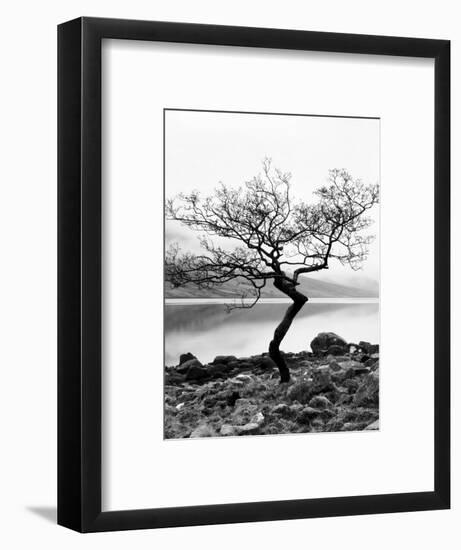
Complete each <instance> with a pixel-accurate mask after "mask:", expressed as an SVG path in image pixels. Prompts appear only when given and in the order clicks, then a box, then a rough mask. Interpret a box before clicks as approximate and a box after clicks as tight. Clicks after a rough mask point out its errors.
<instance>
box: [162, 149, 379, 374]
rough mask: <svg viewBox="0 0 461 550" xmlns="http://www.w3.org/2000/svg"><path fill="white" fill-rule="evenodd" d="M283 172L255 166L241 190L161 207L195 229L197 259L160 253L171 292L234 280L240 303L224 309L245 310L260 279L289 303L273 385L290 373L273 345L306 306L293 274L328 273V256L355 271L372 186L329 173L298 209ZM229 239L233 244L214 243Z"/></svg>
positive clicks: (363, 247) (366, 239) (223, 189)
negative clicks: (257, 170) (186, 286)
mask: <svg viewBox="0 0 461 550" xmlns="http://www.w3.org/2000/svg"><path fill="white" fill-rule="evenodd" d="M290 180H291V174H289V173H284V172H281V171H280V170H278V169H275V168H273V167H272V166H271V161H270V159H266V160H265V161H264V162H263V170H262V173H261V174H259V175H257V176H255V177H254V178H253V179H251V180H250V181H247V182H245V185H244V186H243V187H239V188H232V187H229V186H227V185H224V184H220V187H219V188H217V189H215V190H214V193H213V194H212V195H211V196H209V197H206V198H202V197H201V196H200V194H199V193H198V192H197V191H194V192H192V193H190V194H181V195H179V196H178V197H176V198H175V199H170V200H168V201H167V203H166V216H167V219H170V220H176V221H179V222H181V224H183V225H185V226H186V227H189V228H190V229H192V230H193V231H197V232H200V234H201V236H200V244H201V248H202V249H203V254H192V253H181V250H180V248H179V247H178V246H177V245H171V246H170V247H169V249H168V250H167V253H166V258H165V264H166V279H167V280H168V281H170V283H171V284H172V285H173V286H174V287H179V286H182V285H184V284H186V283H194V284H195V285H197V286H198V287H200V288H205V289H208V288H212V287H214V286H215V285H219V284H222V283H225V282H228V281H231V280H233V279H240V280H241V281H244V282H245V284H243V285H241V288H242V299H241V301H240V302H236V303H235V304H234V305H233V306H232V307H253V306H254V305H255V304H256V303H257V302H258V300H259V299H260V298H261V291H262V289H263V288H264V287H265V286H266V284H267V283H268V281H272V284H273V285H274V286H275V288H277V289H278V290H279V291H280V292H282V293H283V294H285V295H286V296H288V297H289V298H291V300H292V301H293V303H292V304H290V306H289V307H288V309H287V310H286V312H285V315H284V317H283V319H282V321H281V322H280V324H279V325H278V326H277V328H276V329H275V332H274V336H273V339H272V341H271V342H270V345H269V356H270V357H271V359H272V360H273V361H274V362H275V363H276V365H277V366H278V368H279V371H280V380H281V382H288V381H289V380H290V372H289V369H288V367H287V365H286V362H285V359H284V357H283V355H282V353H281V352H280V344H281V342H282V340H283V338H284V337H285V335H286V333H287V332H288V330H289V328H290V326H291V323H292V322H293V319H294V318H295V316H296V315H297V313H298V312H299V311H300V310H301V308H302V307H303V306H304V304H305V303H306V302H307V301H308V298H307V296H305V295H304V294H302V293H301V292H299V291H298V290H297V288H296V287H297V286H298V285H299V282H298V279H299V276H300V275H302V274H303V273H313V272H315V271H320V270H322V269H328V262H329V260H330V259H332V258H334V259H337V260H339V261H340V262H341V263H343V264H348V265H349V266H350V267H351V268H352V269H354V270H355V269H358V268H359V267H360V265H361V263H362V261H363V260H365V259H366V257H367V252H368V250H367V245H368V244H369V243H370V242H371V240H372V238H373V237H372V236H364V235H362V234H361V232H362V231H363V230H364V229H366V228H367V227H369V226H370V224H371V223H372V220H371V219H370V218H369V217H367V216H366V215H365V213H366V211H367V210H369V209H370V208H372V207H373V205H375V204H376V203H377V202H378V199H379V192H378V185H377V184H376V185H364V184H363V183H362V182H361V181H360V180H354V179H353V178H352V177H351V176H350V175H349V173H348V172H347V171H346V170H343V169H341V170H338V169H335V170H331V171H330V173H329V180H328V185H325V186H323V187H320V188H319V189H317V190H316V191H315V193H314V194H315V195H316V198H317V200H316V202H314V203H312V204H306V203H304V202H303V201H300V200H297V201H295V200H294V199H293V197H291V196H290ZM213 237H220V239H217V240H218V241H220V242H221V243H224V242H226V241H223V240H222V239H221V238H226V239H231V240H232V241H234V243H235V245H236V246H235V247H234V248H231V247H228V246H227V243H226V245H225V246H224V245H223V244H218V242H216V241H217V240H216V239H215V240H214V241H213V239H212V238H213Z"/></svg>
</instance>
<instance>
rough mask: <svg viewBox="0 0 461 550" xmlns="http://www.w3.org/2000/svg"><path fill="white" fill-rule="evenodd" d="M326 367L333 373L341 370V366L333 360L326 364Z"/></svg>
mask: <svg viewBox="0 0 461 550" xmlns="http://www.w3.org/2000/svg"><path fill="white" fill-rule="evenodd" d="M328 366H329V367H330V370H332V371H333V372H339V371H342V370H343V369H342V367H341V365H340V364H339V363H338V362H337V361H336V360H335V359H332V360H330V362H329V363H328Z"/></svg>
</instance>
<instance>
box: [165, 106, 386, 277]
mask: <svg viewBox="0 0 461 550" xmlns="http://www.w3.org/2000/svg"><path fill="white" fill-rule="evenodd" d="M379 138H380V131H379V120H377V119H359V118H341V117H321V116H289V115H272V114H271V115H267V114H248V113H244V114H239V113H219V112H203V111H201V112H195V111H175V110H173V111H172V110H167V111H166V112H165V197H167V198H172V197H174V196H176V195H177V194H179V193H181V192H184V193H187V192H190V191H192V190H198V191H200V192H201V194H202V195H203V196H206V195H208V194H211V193H212V192H213V189H214V188H216V187H217V186H218V184H219V182H223V183H226V184H228V185H230V186H235V187H239V186H241V185H243V184H244V182H245V181H247V180H249V179H251V178H252V177H253V176H255V175H256V174H258V173H259V172H261V163H262V161H263V159H264V158H266V157H269V158H271V159H272V165H273V166H274V167H277V168H279V169H280V170H282V171H283V172H291V174H292V179H291V193H292V197H294V198H300V199H303V200H304V201H305V202H309V200H313V201H315V200H316V199H315V196H314V195H313V194H312V193H313V191H314V190H315V189H316V188H318V187H320V186H322V185H324V184H325V183H327V178H328V170H329V169H332V168H345V169H347V170H348V172H349V173H350V174H351V175H352V177H353V178H354V179H356V178H359V179H361V180H362V181H363V182H364V183H369V184H374V183H379V155H380V144H379ZM369 216H370V217H371V218H373V220H375V223H374V224H373V225H372V226H371V227H370V228H369V229H368V230H367V233H372V234H374V235H376V239H375V240H374V242H373V243H372V244H371V245H370V248H369V250H370V253H369V257H368V260H367V261H366V262H364V264H363V267H362V269H361V270H360V272H358V273H355V272H353V271H352V270H351V269H350V268H349V267H347V266H342V265H341V264H340V263H339V262H337V261H332V262H331V264H330V268H329V270H328V272H323V271H322V272H319V273H321V274H322V275H321V277H322V278H323V279H325V280H334V281H335V282H338V283H342V284H354V283H357V284H360V280H361V278H363V277H367V278H372V279H374V280H378V277H379V206H375V207H374V208H373V209H372V210H371V211H370V213H369ZM173 241H174V242H177V243H179V245H180V246H181V248H182V249H183V250H189V251H194V252H198V251H199V245H198V239H197V233H194V232H192V231H191V230H190V229H188V228H186V227H183V226H181V225H180V224H179V223H178V222H171V221H168V222H167V223H166V243H167V245H168V244H169V243H171V242H173Z"/></svg>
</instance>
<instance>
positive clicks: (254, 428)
mask: <svg viewBox="0 0 461 550" xmlns="http://www.w3.org/2000/svg"><path fill="white" fill-rule="evenodd" d="M263 423H264V415H263V413H262V412H257V413H256V414H255V415H253V417H252V418H251V419H250V421H249V422H247V423H246V424H244V425H243V426H237V425H231V424H223V425H222V426H221V430H220V434H221V435H224V436H232V435H254V434H256V433H258V431H259V428H260V427H261V425H262V424H263Z"/></svg>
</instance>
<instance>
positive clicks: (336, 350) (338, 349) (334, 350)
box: [327, 344, 346, 355]
mask: <svg viewBox="0 0 461 550" xmlns="http://www.w3.org/2000/svg"><path fill="white" fill-rule="evenodd" d="M345 349H346V348H345V347H344V346H338V345H336V344H333V345H332V346H329V347H328V350H327V354H328V355H343V354H344V352H345Z"/></svg>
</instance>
